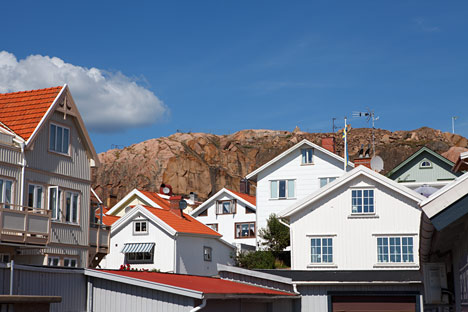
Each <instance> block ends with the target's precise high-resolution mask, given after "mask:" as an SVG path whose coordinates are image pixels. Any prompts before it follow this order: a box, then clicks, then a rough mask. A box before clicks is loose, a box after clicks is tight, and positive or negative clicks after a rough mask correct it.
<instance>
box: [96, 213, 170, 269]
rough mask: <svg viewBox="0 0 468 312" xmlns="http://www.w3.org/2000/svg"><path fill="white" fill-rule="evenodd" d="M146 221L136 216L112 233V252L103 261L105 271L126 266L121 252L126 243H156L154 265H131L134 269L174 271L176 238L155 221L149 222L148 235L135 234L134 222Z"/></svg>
mask: <svg viewBox="0 0 468 312" xmlns="http://www.w3.org/2000/svg"><path fill="white" fill-rule="evenodd" d="M135 219H146V218H145V217H143V216H142V215H140V214H138V215H135V217H134V218H132V219H131V220H127V222H126V223H125V225H123V227H121V228H120V230H119V231H117V232H115V233H111V242H110V252H109V254H108V255H107V256H106V257H105V258H104V259H103V260H102V261H101V263H100V265H101V267H102V268H105V269H118V268H120V266H121V265H122V264H124V260H125V255H124V254H123V253H122V252H121V251H122V248H123V247H124V244H125V243H155V246H154V263H153V264H131V265H130V266H131V267H132V268H142V269H143V268H144V269H150V270H151V269H159V270H161V272H173V271H174V238H173V237H172V236H170V235H169V234H168V233H167V232H166V231H164V230H162V229H161V228H160V227H159V226H158V225H157V224H155V223H154V222H153V221H151V220H148V234H144V235H141V234H133V221H134V220H135Z"/></svg>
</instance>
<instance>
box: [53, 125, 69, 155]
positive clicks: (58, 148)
mask: <svg viewBox="0 0 468 312" xmlns="http://www.w3.org/2000/svg"><path fill="white" fill-rule="evenodd" d="M69 145H70V129H68V128H65V127H62V126H59V125H56V124H52V123H51V124H50V131H49V150H50V151H53V152H57V153H60V154H66V155H68V150H69Z"/></svg>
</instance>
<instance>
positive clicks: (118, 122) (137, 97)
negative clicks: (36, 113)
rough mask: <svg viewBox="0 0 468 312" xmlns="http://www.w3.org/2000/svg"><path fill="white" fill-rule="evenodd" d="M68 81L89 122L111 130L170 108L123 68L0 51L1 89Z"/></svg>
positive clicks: (158, 117) (156, 118)
mask: <svg viewBox="0 0 468 312" xmlns="http://www.w3.org/2000/svg"><path fill="white" fill-rule="evenodd" d="M65 83H66V84H68V86H69V87H70V91H71V93H72V96H73V98H74V99H75V102H76V104H77V105H78V108H79V110H80V113H81V115H82V116H83V119H84V121H85V123H86V126H87V127H88V129H89V130H91V131H97V132H109V131H122V130H125V129H129V128H133V127H138V126H144V125H150V124H153V123H155V122H157V121H159V120H161V119H162V118H163V117H164V116H165V115H166V114H167V113H168V108H167V107H166V106H165V105H164V103H163V102H162V101H161V100H159V99H158V98H157V97H156V95H155V94H154V93H153V92H151V91H150V90H148V89H146V88H144V87H142V86H140V85H138V84H137V83H136V81H135V79H132V78H129V77H127V76H125V75H124V74H122V73H120V72H108V71H104V70H101V69H98V68H94V67H93V68H85V67H81V66H76V65H73V64H70V63H66V62H64V61H63V60H62V59H60V58H57V57H49V56H42V55H30V56H28V57H26V58H25V59H21V60H19V61H18V60H17V58H16V56H15V55H13V54H12V53H9V52H6V51H0V93H5V92H15V91H23V90H32V89H40V88H48V87H54V86H60V85H63V84H65Z"/></svg>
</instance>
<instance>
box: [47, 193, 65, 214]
mask: <svg viewBox="0 0 468 312" xmlns="http://www.w3.org/2000/svg"><path fill="white" fill-rule="evenodd" d="M52 189H54V190H56V193H55V194H56V200H55V206H54V207H51V203H50V202H51V200H52V196H51V190H52ZM63 193H64V192H63V190H62V189H61V188H59V187H58V186H49V187H48V188H47V195H48V203H47V208H48V209H49V210H50V211H52V213H51V214H52V220H54V221H60V220H61V219H62V218H61V215H62V206H63V201H62V197H63ZM54 212H55V217H54Z"/></svg>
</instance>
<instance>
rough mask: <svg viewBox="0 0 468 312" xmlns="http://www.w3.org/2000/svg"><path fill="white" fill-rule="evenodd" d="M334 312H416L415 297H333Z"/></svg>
mask: <svg viewBox="0 0 468 312" xmlns="http://www.w3.org/2000/svg"><path fill="white" fill-rule="evenodd" d="M332 305H333V312H358V311H359V312H387V311H388V312H395V311H399V312H415V311H416V297H415V296H333V297H332Z"/></svg>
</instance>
